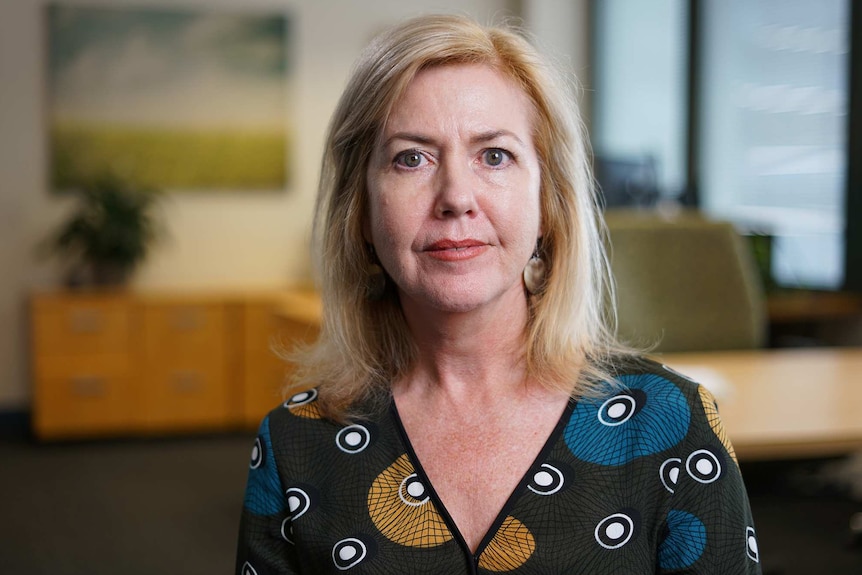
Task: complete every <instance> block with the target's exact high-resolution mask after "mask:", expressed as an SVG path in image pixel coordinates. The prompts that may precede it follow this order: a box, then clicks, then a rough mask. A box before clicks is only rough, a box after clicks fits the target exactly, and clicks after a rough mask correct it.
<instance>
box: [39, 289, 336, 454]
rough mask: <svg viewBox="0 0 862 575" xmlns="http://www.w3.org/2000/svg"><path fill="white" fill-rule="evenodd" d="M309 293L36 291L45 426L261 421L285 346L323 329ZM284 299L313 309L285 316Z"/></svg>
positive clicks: (58, 429)
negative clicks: (289, 318)
mask: <svg viewBox="0 0 862 575" xmlns="http://www.w3.org/2000/svg"><path fill="white" fill-rule="evenodd" d="M302 293H303V294H305V295H304V296H302V297H304V298H305V299H302V297H300V299H296V298H297V296H296V295H295V294H294V293H293V292H266V293H257V294H239V295H237V294H228V295H214V294H200V295H194V294H191V295H190V294H182V295H170V294H147V293H131V292H130V293H93V294H87V293H52V294H38V295H35V296H34V297H33V298H32V302H31V327H32V359H33V361H32V363H33V427H34V431H35V433H36V435H37V436H38V437H40V438H45V439H51V438H61V437H90V436H99V435H117V434H135V433H161V434H163V433H170V432H185V431H194V430H220V429H231V428H239V427H244V428H249V427H254V426H257V425H258V424H259V423H260V420H261V419H262V418H263V416H264V415H265V414H266V413H267V412H268V411H269V410H270V409H272V408H273V407H275V406H277V405H278V403H279V402H280V401H281V391H280V390H281V388H282V387H283V385H284V381H285V377H286V376H287V374H288V372H289V365H288V364H287V362H286V361H285V360H284V359H282V358H281V357H279V355H278V354H277V353H276V351H277V349H278V348H279V347H284V348H288V347H291V346H292V343H293V342H294V341H296V340H301V341H309V340H310V339H312V338H314V337H316V335H317V323H318V320H319V302H317V300H316V296H315V295H314V294H309V292H302ZM285 301H287V302H288V305H293V306H294V308H295V307H296V306H297V305H300V306H306V307H310V308H311V309H310V311H309V314H308V315H307V318H308V321H307V322H306V321H305V320H302V319H301V318H300V319H296V318H295V319H294V321H293V323H292V324H291V323H290V322H287V323H285V319H284V317H283V316H282V315H280V314H279V311H280V310H283V309H284V306H285ZM290 302H292V304H291V303H290ZM297 302H299V303H297ZM303 317H304V316H303Z"/></svg>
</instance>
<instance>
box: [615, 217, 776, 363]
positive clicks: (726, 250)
mask: <svg viewBox="0 0 862 575" xmlns="http://www.w3.org/2000/svg"><path fill="white" fill-rule="evenodd" d="M605 221H606V223H607V227H608V232H609V241H610V247H609V255H610V259H611V268H612V271H613V274H614V278H615V280H616V299H617V309H618V320H619V325H618V335H619V336H620V338H621V339H622V340H623V341H625V342H627V343H630V344H632V345H635V346H637V347H646V348H648V349H650V350H652V351H654V352H673V351H706V350H725V349H746V348H757V347H761V346H763V345H764V342H765V338H766V327H767V320H766V310H765V296H764V294H763V287H762V284H761V281H760V278H759V275H758V272H757V268H756V265H755V262H754V259H753V257H752V254H751V252H750V250H749V249H748V247H747V245H746V244H745V243H744V240H743V239H742V238H741V237H740V236H739V234H738V233H737V232H736V230H735V229H734V228H733V226H732V225H731V224H730V223H728V222H720V221H713V220H709V219H707V218H706V217H704V216H702V215H698V214H697V213H692V212H683V213H681V214H679V215H676V216H673V217H665V216H662V215H660V214H658V213H657V212H653V211H650V212H647V211H630V210H607V211H606V212H605Z"/></svg>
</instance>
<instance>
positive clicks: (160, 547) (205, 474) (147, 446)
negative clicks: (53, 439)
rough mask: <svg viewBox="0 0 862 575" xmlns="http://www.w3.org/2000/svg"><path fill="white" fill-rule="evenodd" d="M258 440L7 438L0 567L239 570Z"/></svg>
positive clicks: (91, 573) (143, 573)
mask: <svg viewBox="0 0 862 575" xmlns="http://www.w3.org/2000/svg"><path fill="white" fill-rule="evenodd" d="M252 441H253V437H249V436H234V437H217V438H195V439H171V440H162V441H156V440H148V441H130V442H96V443H78V444H53V445H33V444H27V443H21V442H5V443H0V462H2V463H0V469H2V471H0V517H2V518H3V520H2V521H0V573H3V574H6V575H18V574H21V575H49V574H50V575H73V574H74V575H78V574H80V575H84V574H87V575H102V574H104V575H108V574H114V575H118V574H122V575H172V574H181V573H182V574H186V575H194V574H201V575H215V574H220V573H232V571H233V562H234V553H235V547H236V534H237V524H238V520H239V514H240V509H241V506H242V495H243V488H244V486H245V480H246V473H247V471H248V458H249V454H250V453H251V445H252Z"/></svg>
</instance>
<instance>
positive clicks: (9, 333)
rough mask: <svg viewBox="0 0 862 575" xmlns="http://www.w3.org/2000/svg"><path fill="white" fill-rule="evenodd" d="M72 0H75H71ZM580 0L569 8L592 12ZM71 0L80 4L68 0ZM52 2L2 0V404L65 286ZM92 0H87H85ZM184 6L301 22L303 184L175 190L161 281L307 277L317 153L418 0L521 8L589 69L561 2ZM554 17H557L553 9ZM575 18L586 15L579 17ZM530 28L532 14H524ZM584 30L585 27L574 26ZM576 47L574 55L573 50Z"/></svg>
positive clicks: (7, 402) (557, 46) (266, 282)
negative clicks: (365, 66)
mask: <svg viewBox="0 0 862 575" xmlns="http://www.w3.org/2000/svg"><path fill="white" fill-rule="evenodd" d="M66 1H67V2H68V0H66ZM585 1H586V0H579V1H578V2H575V5H578V6H580V8H578V9H577V10H575V11H572V9H567V11H566V12H565V14H566V17H567V18H574V17H577V15H578V14H579V13H582V12H583V8H582V7H583V5H585ZM69 3H71V2H69ZM46 4H47V2H46V0H3V2H2V3H0V325H2V326H3V329H0V411H3V410H16V409H21V408H26V406H27V405H28V403H29V389H28V387H29V386H28V378H29V368H28V360H27V357H28V345H27V317H26V301H27V295H28V293H30V292H31V291H32V290H34V289H45V288H51V287H54V286H56V285H57V283H58V278H59V276H60V273H59V270H58V267H57V265H56V264H55V263H52V262H47V261H44V260H40V259H38V258H36V257H35V253H34V252H35V247H36V245H37V244H38V242H39V241H40V240H41V239H42V238H44V237H45V236H46V235H47V234H48V233H49V232H50V231H51V230H52V229H53V228H54V227H55V226H56V224H57V223H58V222H59V221H60V220H61V219H62V217H63V215H64V210H65V209H66V208H67V207H68V206H67V202H66V201H63V200H62V199H58V198H56V197H52V196H50V195H49V193H48V189H47V180H46V174H47V155H46V151H45V150H46V141H45V126H46V122H45V107H44V99H45V91H44V75H43V70H44V66H43V59H44V50H45V45H46V39H45V33H44V23H43V12H44V10H43V9H44V6H45V5H46ZM78 4H84V2H78ZM86 4H87V5H106V6H121V5H128V6H136V7H138V6H147V5H152V6H154V7H165V6H171V5H177V4H178V3H174V4H172V3H167V2H164V1H161V0H100V1H98V2H93V1H90V2H87V3H86ZM180 5H182V6H184V7H207V8H212V9H223V10H228V11H230V10H243V11H252V10H261V11H267V12H271V11H272V10H277V11H280V10H283V11H286V12H287V13H289V14H290V15H291V16H292V17H293V18H294V19H295V20H294V27H293V32H294V33H295V36H294V41H295V42H296V44H295V46H296V61H295V66H296V67H295V73H296V80H297V81H296V86H297V92H296V93H295V94H294V97H295V101H296V110H294V111H293V113H294V118H295V120H296V122H297V125H296V134H297V140H298V141H299V142H301V145H300V146H298V149H297V150H296V157H295V158H294V160H295V162H296V164H295V172H294V173H295V175H296V178H295V182H294V183H293V185H292V186H291V189H288V190H276V191H270V192H261V193H254V194H248V193H243V194H242V195H237V194H231V193H229V192H222V193H202V194H185V195H184V194H169V195H168V196H167V197H166V199H165V201H164V202H163V205H162V207H161V211H162V214H163V219H164V224H165V228H166V230H167V235H166V238H165V240H164V241H163V242H162V243H160V244H158V245H157V246H156V248H155V249H154V251H153V253H152V255H151V257H150V258H149V259H148V261H147V262H146V263H145V264H144V265H143V267H142V268H141V269H140V271H139V273H138V274H137V275H136V276H135V279H134V285H135V286H136V287H141V288H158V289H162V288H164V289H223V288H254V287H272V286H280V285H285V284H289V283H296V282H301V281H304V280H306V279H307V277H308V273H309V269H308V268H309V264H308V257H307V239H308V235H309V229H310V214H311V209H312V205H313V201H314V190H315V186H316V180H317V174H318V164H319V155H320V151H321V149H322V142H323V136H324V131H325V128H326V125H327V122H328V118H329V114H330V112H331V110H332V109H333V108H334V106H335V103H336V100H337V98H338V96H339V94H340V91H341V89H342V87H343V85H344V83H345V81H346V78H347V75H348V72H349V70H350V67H351V65H352V63H353V60H354V58H355V57H356V55H357V53H358V51H359V50H360V49H361V47H362V46H363V45H364V44H365V43H366V42H367V41H368V40H369V39H370V37H371V36H372V35H373V34H374V33H375V32H376V31H378V30H379V29H381V28H382V27H384V26H386V25H387V24H389V23H391V22H393V21H397V20H399V19H402V18H404V17H407V16H410V15H414V14H416V13H418V12H419V11H420V10H428V11H457V12H460V13H468V14H471V15H473V16H475V17H477V18H478V19H480V20H482V21H491V20H495V19H499V18H500V17H504V16H506V15H515V16H518V15H521V14H523V15H524V16H525V18H526V19H527V20H532V21H534V22H536V23H537V26H538V29H537V31H538V32H541V37H543V38H548V39H549V42H548V47H550V48H551V49H554V50H559V51H562V52H564V54H563V60H566V61H569V62H576V64H575V68H576V69H577V68H582V67H584V66H585V64H584V63H583V56H582V54H577V53H575V54H574V55H573V54H572V53H571V51H572V50H574V51H575V52H577V51H578V49H579V48H577V47H573V46H575V44H576V43H577V42H575V43H573V41H572V37H573V36H572V34H571V31H570V27H571V26H574V25H575V23H572V22H571V21H570V20H568V21H566V20H564V19H561V18H560V17H559V14H560V13H559V9H560V6H566V5H569V3H565V2H563V0H521V1H518V0H428V1H425V2H421V3H419V2H416V3H412V2H403V1H401V0H364V1H357V0H316V1H312V0H305V1H303V0H293V1H290V0H286V1H282V2H278V1H277V0H185V1H184V2H182V3H181V4H180ZM555 15H556V17H555ZM577 24H581V25H583V24H585V22H584V23H577ZM527 25H528V27H529V21H528V22H527ZM577 37H578V38H582V37H583V35H580V36H577ZM566 52H569V53H566Z"/></svg>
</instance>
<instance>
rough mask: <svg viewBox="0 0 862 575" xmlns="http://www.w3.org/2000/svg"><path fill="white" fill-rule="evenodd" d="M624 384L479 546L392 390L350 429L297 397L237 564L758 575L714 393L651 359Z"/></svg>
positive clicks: (572, 433)
mask: <svg viewBox="0 0 862 575" xmlns="http://www.w3.org/2000/svg"><path fill="white" fill-rule="evenodd" d="M617 380H618V383H616V384H614V385H611V384H608V385H607V386H606V389H607V391H606V393H605V394H604V395H603V396H601V397H599V398H597V399H581V400H578V401H575V400H572V401H570V402H569V405H568V406H567V408H566V410H565V412H564V413H563V415H562V417H561V419H560V422H559V423H558V425H557V426H556V428H555V429H554V431H553V433H551V435H550V436H549V438H548V441H547V442H546V444H545V446H544V448H543V449H542V451H541V452H540V453H539V455H538V457H537V458H536V460H535V462H534V463H533V465H532V466H531V467H530V469H529V471H528V472H527V474H526V475H525V476H524V478H523V479H522V480H521V482H520V484H519V486H518V487H517V488H516V489H515V491H514V492H513V493H512V495H511V496H510V498H509V500H508V501H507V503H506V504H505V506H504V507H503V509H502V510H501V511H500V514H499V516H498V517H497V519H496V521H495V522H494V524H493V525H492V526H491V529H490V530H489V532H488V534H487V535H486V536H485V538H484V539H483V541H482V542H481V543H480V545H479V547H478V549H477V551H476V553H475V554H473V553H472V552H471V551H470V550H469V548H468V547H467V545H466V543H465V542H464V539H463V538H462V537H461V535H460V533H459V532H458V530H457V528H456V527H455V525H454V523H453V521H452V519H451V518H450V516H449V515H448V513H447V511H446V509H445V508H444V507H443V505H442V504H441V503H440V500H439V498H438V497H437V496H436V494H435V492H434V488H433V486H432V485H431V484H430V483H429V481H428V479H427V478H426V476H425V474H424V472H423V470H422V466H421V465H420V462H419V461H418V460H417V458H416V456H415V454H414V453H413V450H412V448H411V445H410V441H409V438H408V437H407V435H406V433H405V432H404V428H403V427H402V425H401V422H400V420H399V418H398V412H397V410H396V409H395V404H394V402H391V403H390V405H389V408H388V410H385V409H384V410H382V411H381V412H380V413H379V414H378V415H377V416H375V417H371V418H368V419H364V420H362V421H361V422H359V423H355V424H352V425H346V426H345V425H338V424H335V423H332V422H330V421H328V420H325V419H323V418H322V417H321V415H320V412H319V410H318V408H317V405H316V398H317V392H316V391H315V390H311V391H308V392H305V393H300V394H297V395H295V396H293V397H292V398H290V399H289V400H288V401H287V402H285V403H284V405H283V406H281V407H279V408H278V409H275V410H273V411H272V412H271V413H270V414H269V415H268V416H267V418H266V419H265V420H264V421H263V423H262V424H261V427H260V435H259V436H258V438H257V440H256V442H255V445H254V449H253V451H252V459H251V470H250V472H249V479H248V486H247V489H246V493H245V501H244V508H243V512H242V520H241V525H240V540H239V548H238V555H237V565H236V572H237V574H238V575H276V574H278V575H282V574H291V573H305V574H309V573H314V574H320V573H342V572H348V573H363V574H375V575H377V574H380V575H383V574H393V575H394V574H403V573H411V574H423V573H434V574H445V575H452V574H459V573H471V574H480V573H481V574H489V573H511V574H513V575H518V574H534V573H535V574H551V573H565V574H589V575H601V574H605V573H608V574H610V573H614V574H618V573H625V574H627V575H629V574H647V573H697V574H721V575H727V574H738V573H752V574H755V573H760V564H759V555H758V550H757V540H756V538H755V533H754V527H753V522H752V518H751V510H750V508H749V504H748V498H747V495H746V492H745V487H744V485H743V482H742V477H741V475H740V471H739V467H738V465H737V463H736V457H735V454H734V452H733V448H732V447H731V445H730V443H729V442H728V440H727V436H726V435H725V432H724V429H723V428H722V426H721V422H720V420H719V418H718V411H717V408H716V404H715V400H714V399H713V397H712V395H711V394H710V393H709V391H707V389H706V388H704V387H702V386H699V385H697V384H696V383H694V382H692V381H690V380H688V379H686V378H685V377H683V376H681V375H679V374H677V373H675V372H673V371H671V370H670V369H668V368H666V367H664V366H661V365H659V364H656V363H653V362H649V361H644V362H638V363H636V364H635V363H632V364H630V365H628V366H627V367H624V368H620V369H619V372H618V374H617ZM620 384H621V385H620Z"/></svg>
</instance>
